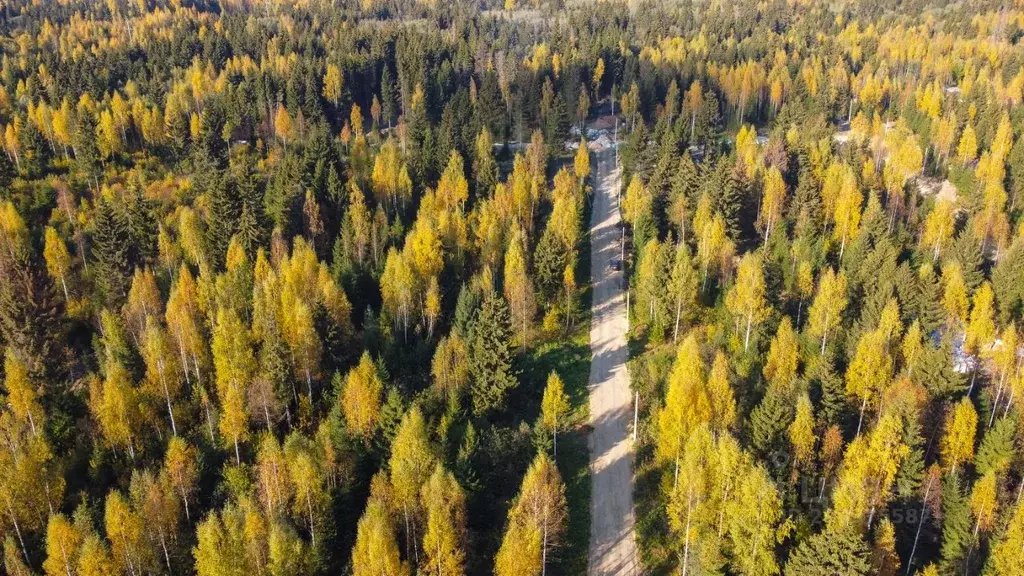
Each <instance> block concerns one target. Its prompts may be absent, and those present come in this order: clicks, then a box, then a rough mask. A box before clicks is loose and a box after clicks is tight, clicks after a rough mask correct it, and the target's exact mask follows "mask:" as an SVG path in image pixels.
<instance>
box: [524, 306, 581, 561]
mask: <svg viewBox="0 0 1024 576" xmlns="http://www.w3.org/2000/svg"><path fill="white" fill-rule="evenodd" d="M552 370H554V371H555V372H557V373H558V375H559V376H561V377H562V380H563V381H564V382H565V388H566V393H567V394H568V395H569V403H570V405H571V406H572V412H571V413H570V415H569V421H568V422H567V424H566V431H565V432H564V433H562V434H561V435H560V436H559V439H558V458H557V461H558V469H559V471H560V472H561V474H562V479H563V480H564V481H565V496H566V501H567V503H568V505H569V525H568V531H567V533H566V538H565V541H564V543H563V546H562V547H561V548H560V549H558V550H556V551H555V552H554V562H553V563H552V565H551V567H550V568H551V570H550V573H552V574H583V573H585V572H586V570H587V550H588V547H589V544H590V451H589V449H588V447H587V432H588V426H587V423H588V422H589V419H590V410H589V402H588V393H587V381H588V379H589V375H590V323H589V322H587V323H585V324H582V325H577V328H576V330H574V332H573V334H572V335H571V337H569V338H559V339H557V340H553V341H550V342H545V343H543V344H541V345H539V346H537V347H536V348H534V349H533V350H532V351H531V352H529V353H528V355H527V358H525V359H524V362H523V379H524V380H526V381H533V382H544V381H546V380H547V377H548V374H550V373H551V371H552Z"/></svg>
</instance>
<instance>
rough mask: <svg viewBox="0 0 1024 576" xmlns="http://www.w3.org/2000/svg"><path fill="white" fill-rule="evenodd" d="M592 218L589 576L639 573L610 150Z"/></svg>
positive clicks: (598, 177)
mask: <svg viewBox="0 0 1024 576" xmlns="http://www.w3.org/2000/svg"><path fill="white" fill-rule="evenodd" d="M594 159H595V160H596V170H595V171H594V206H593V211H592V215H591V222H590V263H591V272H590V274H591V280H592V281H593V286H594V288H593V291H594V292H593V302H592V309H593V318H592V320H591V325H590V352H591V354H592V357H593V358H592V361H591V364H590V384H589V388H590V424H591V426H592V427H593V431H592V432H591V435H590V474H591V494H590V554H589V561H588V566H589V568H588V573H589V574H591V575H601V576H606V575H614V576H619V575H623V576H625V575H630V576H632V575H635V574H639V571H640V570H639V566H638V565H637V560H636V543H635V541H634V534H633V522H634V519H633V443H632V438H631V436H630V432H629V425H630V423H631V422H630V421H631V420H632V413H633V405H632V394H631V393H630V390H629V376H628V374H627V372H626V360H627V359H628V353H627V348H626V330H627V327H628V323H627V321H626V299H625V294H624V292H623V290H622V272H619V271H615V270H613V269H612V268H611V265H610V263H611V261H612V260H617V259H618V258H619V251H620V245H619V238H620V235H621V234H622V232H621V231H620V230H619V227H618V224H619V211H618V209H617V206H616V194H617V191H618V189H619V178H620V176H619V170H618V169H616V168H615V151H614V150H613V149H611V148H607V149H604V150H596V151H595V153H594Z"/></svg>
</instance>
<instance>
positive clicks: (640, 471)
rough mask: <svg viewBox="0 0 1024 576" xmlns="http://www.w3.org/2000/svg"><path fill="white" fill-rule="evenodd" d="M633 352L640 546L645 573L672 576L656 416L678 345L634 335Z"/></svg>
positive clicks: (673, 556) (672, 555)
mask: <svg viewBox="0 0 1024 576" xmlns="http://www.w3.org/2000/svg"><path fill="white" fill-rule="evenodd" d="M641 336H642V335H641ZM629 351H630V362H629V375H630V386H631V387H632V389H633V390H634V391H635V392H639V394H640V424H639V430H638V434H637V444H636V460H635V465H634V466H635V468H634V469H635V472H634V492H633V501H634V507H635V514H636V540H637V548H638V552H639V554H640V562H641V565H642V566H643V568H644V570H643V572H644V574H651V575H662V574H664V575H668V574H672V573H674V572H675V569H676V566H677V560H678V558H677V557H676V553H675V550H676V546H675V543H674V542H673V541H672V535H671V533H670V532H669V529H668V516H667V515H666V513H665V499H664V492H663V487H662V483H663V479H664V478H665V476H664V468H663V467H662V466H661V465H660V464H658V463H657V462H656V461H655V453H654V452H655V446H654V439H655V434H656V429H655V427H656V426H657V422H656V415H657V411H658V407H659V406H660V405H661V398H662V397H663V394H664V387H665V381H666V379H667V377H668V373H669V371H670V370H671V367H672V362H673V360H674V357H675V347H674V346H673V345H672V343H671V342H668V343H664V344H662V345H659V346H651V347H650V348H649V347H648V346H647V344H646V343H645V342H644V340H643V339H642V338H630V342H629Z"/></svg>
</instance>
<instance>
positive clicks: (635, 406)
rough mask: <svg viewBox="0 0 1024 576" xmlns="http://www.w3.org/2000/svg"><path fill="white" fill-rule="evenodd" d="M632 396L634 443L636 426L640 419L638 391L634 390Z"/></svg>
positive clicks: (634, 440)
mask: <svg viewBox="0 0 1024 576" xmlns="http://www.w3.org/2000/svg"><path fill="white" fill-rule="evenodd" d="M634 394H635V396H634V397H633V444H636V427H637V422H638V421H639V419H640V391H639V390H638V391H636V392H634Z"/></svg>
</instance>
